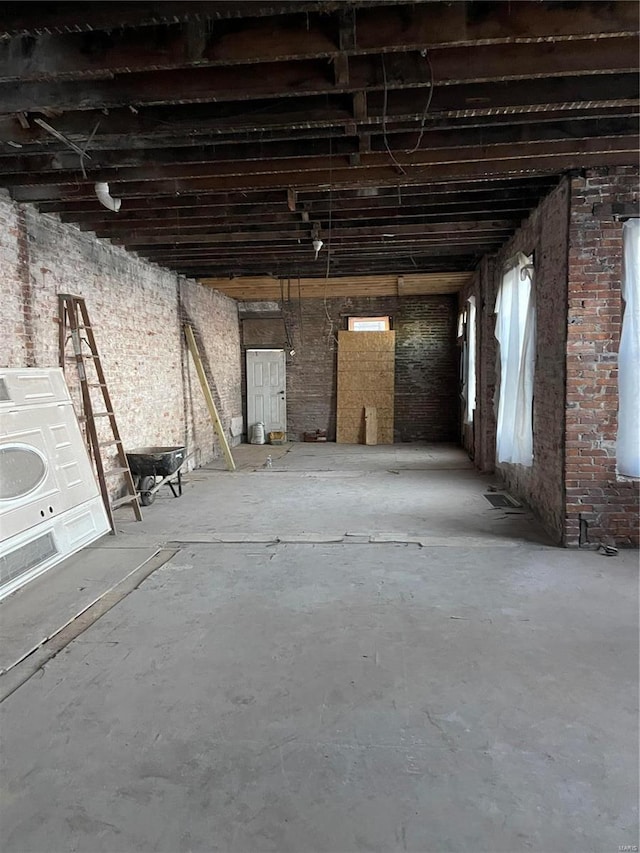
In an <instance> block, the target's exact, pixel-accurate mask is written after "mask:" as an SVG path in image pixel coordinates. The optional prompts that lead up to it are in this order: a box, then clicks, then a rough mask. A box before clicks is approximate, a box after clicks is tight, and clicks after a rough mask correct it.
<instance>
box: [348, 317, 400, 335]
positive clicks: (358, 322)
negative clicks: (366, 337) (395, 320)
mask: <svg viewBox="0 0 640 853" xmlns="http://www.w3.org/2000/svg"><path fill="white" fill-rule="evenodd" d="M348 328H349V331H350V332H388V331H389V329H390V328H391V324H390V322H389V317H349V327H348Z"/></svg>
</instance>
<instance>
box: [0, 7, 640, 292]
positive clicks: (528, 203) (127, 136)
mask: <svg viewBox="0 0 640 853" xmlns="http://www.w3.org/2000/svg"><path fill="white" fill-rule="evenodd" d="M0 27H4V29H5V35H4V37H2V35H0V186H4V187H7V188H9V189H10V191H11V193H12V195H13V197H14V198H15V199H16V200H19V201H25V202H34V203H36V204H39V205H40V208H41V210H42V211H44V212H52V213H55V212H58V213H60V215H62V216H63V217H64V218H65V220H67V221H71V222H77V223H78V224H79V225H80V227H81V228H83V229H85V230H87V229H90V230H95V232H96V233H97V234H98V235H99V236H101V237H106V238H109V239H111V240H113V241H114V242H116V243H118V244H120V245H123V246H125V247H126V248H128V249H130V250H132V251H135V252H137V253H138V254H140V255H142V256H144V257H147V258H149V259H151V260H153V261H155V262H158V263H162V264H165V265H168V266H171V267H173V268H174V269H176V270H178V271H179V272H182V273H184V274H190V275H199V276H200V275H207V274H209V275H217V276H222V277H223V278H224V277H225V276H227V277H228V275H230V274H234V275H237V274H246V275H251V274H260V273H265V272H271V273H272V274H273V275H274V276H276V277H277V276H286V275H291V274H296V275H297V274H301V275H303V276H305V275H306V276H312V277H315V276H322V275H323V274H326V259H327V257H328V259H329V266H330V272H331V273H333V274H334V275H336V276H347V275H354V274H356V273H361V272H367V273H369V272H371V273H383V274H385V275H389V274H393V273H395V274H396V275H397V274H403V275H404V274H407V275H408V274H413V273H417V272H431V271H435V270H441V271H443V270H446V271H455V270H458V271H460V270H469V269H471V268H472V267H473V266H474V265H475V264H476V263H477V262H478V261H479V259H480V258H481V257H482V255H483V254H485V253H487V252H494V251H496V250H497V249H498V248H499V247H500V246H501V245H502V244H503V243H504V242H505V240H506V239H508V237H509V236H510V234H512V233H513V232H514V230H515V229H516V228H517V227H518V225H519V223H520V222H521V221H522V220H523V219H525V218H526V217H527V215H528V214H529V212H530V211H531V210H532V209H533V208H534V207H535V206H536V204H537V203H538V201H539V199H540V198H541V197H542V196H543V195H544V194H545V193H546V192H548V191H549V190H550V189H551V188H552V187H553V186H555V185H556V184H557V182H558V180H559V178H560V176H561V175H562V174H563V173H564V172H565V171H567V170H575V169H585V168H590V167H617V166H624V167H629V168H633V167H635V166H636V164H637V162H638V150H639V148H640V145H639V143H638V115H639V112H640V110H639V106H638V103H639V94H640V93H639V79H640V75H639V73H638V71H639V69H638V31H639V25H638V5H637V4H636V3H628V2H624V0H594V2H590V1H589V2H582V3H575V2H562V0H559V2H556V1H555V0H522V2H517V3H514V2H509V0H482V2H480V0H473V2H472V0H466V2H465V0H461V2H453V3H452V2H448V0H429V2H418V3H398V2H393V0H370V2H360V0H354V2H350V3H336V2H328V1H327V2H296V0H291V2H285V0H271V2H270V0H255V2H233V3H232V2H191V0H184V2H174V0H167V2H164V3H161V4H153V3H148V2H133V3H121V2H111V3H89V4H87V3H71V2H56V3H50V2H47V3H41V2H33V3H29V4H24V3H22V4H18V3H12V2H9V3H4V4H3V21H2V22H1V23H0ZM47 128H49V130H47ZM51 129H53V131H55V133H52V132H51ZM78 152H82V155H80V154H79V153H78ZM85 154H86V155H87V156H85ZM97 181H108V182H109V184H110V188H111V191H112V192H113V193H115V194H116V195H117V196H118V197H119V198H122V207H121V210H120V212H119V213H118V214H114V213H112V212H110V211H107V210H105V209H104V208H102V207H101V206H100V204H99V202H98V200H97V199H96V197H95V192H94V184H95V183H96V182H97ZM313 229H315V230H318V229H319V230H320V233H321V236H322V240H323V241H324V244H325V246H324V249H323V250H322V253H321V256H320V258H319V259H318V261H317V262H316V261H314V253H313V252H312V250H311V248H310V237H311V232H312V230H313Z"/></svg>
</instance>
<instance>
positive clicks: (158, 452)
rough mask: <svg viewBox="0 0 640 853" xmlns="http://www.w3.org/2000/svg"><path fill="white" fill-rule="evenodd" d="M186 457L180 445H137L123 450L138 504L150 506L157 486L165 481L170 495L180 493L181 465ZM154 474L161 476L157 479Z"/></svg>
mask: <svg viewBox="0 0 640 853" xmlns="http://www.w3.org/2000/svg"><path fill="white" fill-rule="evenodd" d="M188 458H189V457H188V456H185V448H184V446H183V447H139V448H136V450H131V451H129V452H128V453H127V461H128V462H129V469H130V471H131V474H132V475H133V482H134V484H135V487H136V491H137V492H138V495H139V497H140V503H141V504H142V506H151V504H152V503H153V502H154V501H155V499H156V495H157V494H158V491H159V489H160V488H161V487H162V486H164V485H165V484H166V485H168V486H169V488H170V489H171V492H172V494H173V496H174V498H177V497H180V495H182V477H181V469H182V467H183V465H184V464H185V462H186V461H187V459H188ZM158 477H160V478H161V479H160V481H159V482H157V480H158ZM176 489H177V491H176Z"/></svg>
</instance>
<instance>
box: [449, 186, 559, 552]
mask: <svg viewBox="0 0 640 853" xmlns="http://www.w3.org/2000/svg"><path fill="white" fill-rule="evenodd" d="M568 215H569V185H568V182H567V181H566V180H565V181H563V182H562V183H561V184H560V185H559V186H558V187H557V188H556V189H555V190H553V191H552V192H551V193H550V194H549V195H548V196H547V197H546V198H545V199H544V200H543V201H542V202H541V204H540V205H539V207H538V208H537V209H536V210H535V211H534V212H533V213H532V214H531V216H530V217H529V218H528V219H527V220H526V221H525V222H523V224H522V226H521V228H520V229H519V230H518V231H517V232H516V234H515V235H514V236H513V238H512V239H511V240H509V241H508V242H507V243H506V244H505V245H504V246H503V248H502V249H501V251H500V252H499V254H498V255H497V257H495V258H484V259H483V261H482V263H481V265H480V267H479V269H478V271H477V274H476V276H475V278H474V281H473V282H472V283H471V285H470V287H469V288H468V289H467V290H466V291H464V292H463V293H462V294H461V300H460V304H461V305H462V304H463V302H464V301H465V300H466V299H467V298H468V297H469V296H470V295H471V294H473V295H475V296H476V303H477V306H478V309H479V310H478V315H477V317H478V326H477V333H478V366H477V374H476V376H477V410H476V416H475V429H474V447H473V454H472V455H474V457H475V461H476V464H477V466H478V467H479V468H480V469H481V470H483V471H488V472H490V471H492V470H494V468H497V471H498V474H499V476H500V478H501V479H502V480H504V482H505V484H506V485H507V488H508V489H509V490H510V491H511V492H512V493H513V494H514V495H517V496H518V497H519V498H521V499H522V500H524V501H525V502H526V503H527V504H528V505H529V506H530V507H531V508H532V509H533V510H534V511H535V512H536V514H537V515H538V516H539V517H540V519H541V520H542V522H543V523H544V525H545V527H546V529H547V530H548V532H549V533H550V535H551V536H552V537H553V538H554V540H555V541H557V542H560V541H561V540H562V531H563V523H564V483H563V465H564V396H565V344H566V281H567V235H568ZM518 252H523V253H524V254H526V255H530V254H533V256H534V267H535V292H536V324H537V336H536V369H535V378H534V406H533V447H534V459H533V465H532V466H531V467H524V466H522V465H512V464H506V463H500V464H498V465H496V463H495V440H496V417H495V412H496V409H497V395H496V378H497V375H498V371H497V359H498V346H497V341H496V339H495V313H494V308H495V302H496V296H497V293H498V288H499V286H500V282H501V279H502V274H503V273H502V271H503V268H504V265H505V263H506V262H507V261H508V260H509V258H511V257H512V256H514V255H515V254H517V253H518Z"/></svg>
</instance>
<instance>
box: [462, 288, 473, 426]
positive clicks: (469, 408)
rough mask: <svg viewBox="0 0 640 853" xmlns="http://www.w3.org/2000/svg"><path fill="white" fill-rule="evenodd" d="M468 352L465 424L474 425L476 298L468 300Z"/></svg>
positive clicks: (471, 297)
mask: <svg viewBox="0 0 640 853" xmlns="http://www.w3.org/2000/svg"><path fill="white" fill-rule="evenodd" d="M467 302H468V304H469V309H468V311H467V350H466V396H465V412H464V422H465V423H466V424H471V423H473V413H474V411H475V408H476V298H475V296H470V297H469V299H468V300H467Z"/></svg>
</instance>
